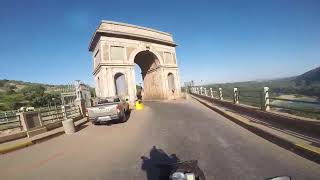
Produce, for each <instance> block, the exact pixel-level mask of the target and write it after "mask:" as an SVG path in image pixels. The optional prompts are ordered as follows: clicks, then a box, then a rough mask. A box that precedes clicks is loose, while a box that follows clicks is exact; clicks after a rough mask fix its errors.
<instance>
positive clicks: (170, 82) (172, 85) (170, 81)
mask: <svg viewBox="0 0 320 180" xmlns="http://www.w3.org/2000/svg"><path fill="white" fill-rule="evenodd" d="M167 79H168V89H169V98H170V99H172V98H174V97H175V93H176V85H175V82H174V79H175V78H174V75H173V74H172V73H171V72H170V73H168V75H167Z"/></svg>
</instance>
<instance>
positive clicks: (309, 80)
mask: <svg viewBox="0 0 320 180" xmlns="http://www.w3.org/2000/svg"><path fill="white" fill-rule="evenodd" d="M294 81H295V83H296V85H298V86H303V85H306V86H309V85H313V84H320V67H317V68H315V69H312V70H310V71H308V72H306V73H303V74H301V75H299V76H296V78H295V79H294Z"/></svg>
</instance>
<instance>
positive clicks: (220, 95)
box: [219, 88, 223, 100]
mask: <svg viewBox="0 0 320 180" xmlns="http://www.w3.org/2000/svg"><path fill="white" fill-rule="evenodd" d="M219 99H220V100H223V95H222V88H219Z"/></svg>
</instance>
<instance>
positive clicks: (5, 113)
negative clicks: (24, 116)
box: [4, 112, 9, 124]
mask: <svg viewBox="0 0 320 180" xmlns="http://www.w3.org/2000/svg"><path fill="white" fill-rule="evenodd" d="M4 117H6V121H7V124H8V123H9V119H8V115H7V112H4Z"/></svg>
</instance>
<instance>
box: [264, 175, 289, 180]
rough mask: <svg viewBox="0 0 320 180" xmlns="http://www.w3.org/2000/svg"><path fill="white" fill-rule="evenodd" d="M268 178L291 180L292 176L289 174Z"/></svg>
mask: <svg viewBox="0 0 320 180" xmlns="http://www.w3.org/2000/svg"><path fill="white" fill-rule="evenodd" d="M266 180H291V177H289V176H277V177H273V178H268V179H266Z"/></svg>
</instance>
